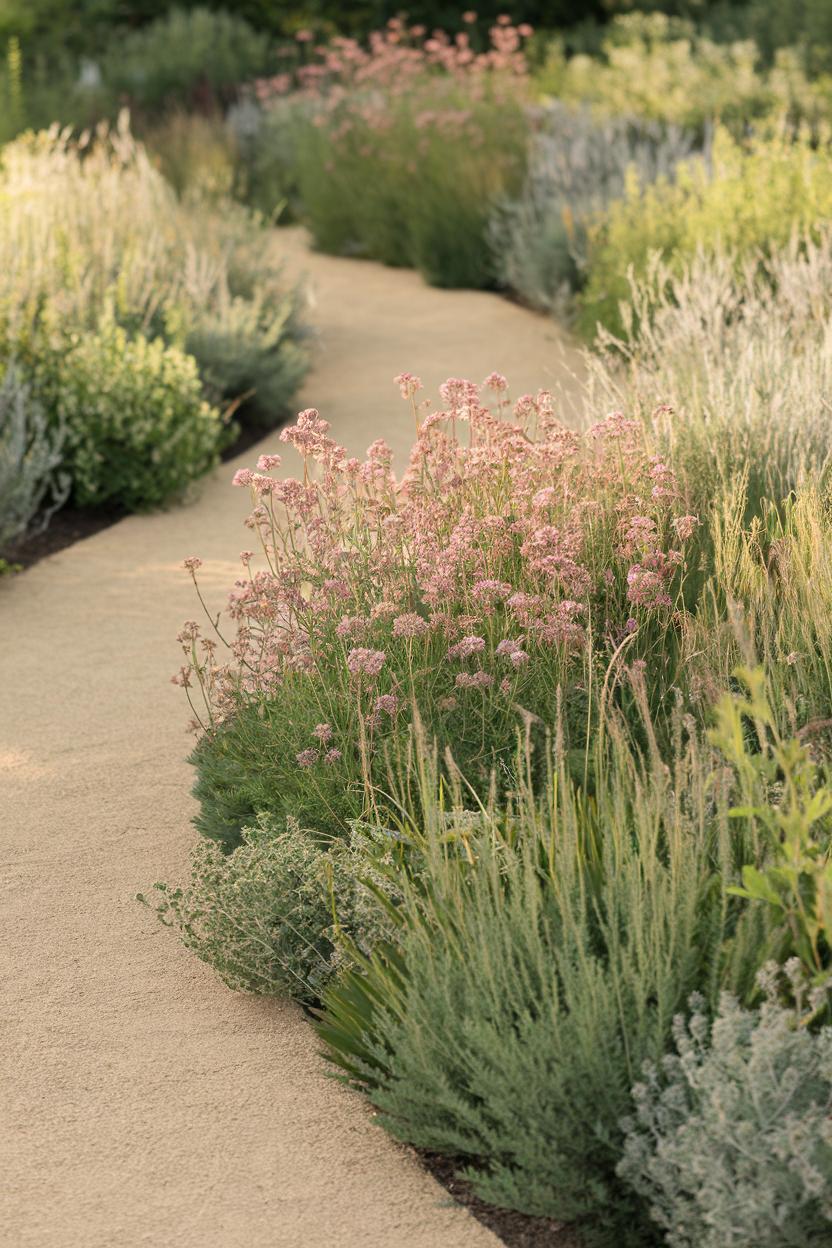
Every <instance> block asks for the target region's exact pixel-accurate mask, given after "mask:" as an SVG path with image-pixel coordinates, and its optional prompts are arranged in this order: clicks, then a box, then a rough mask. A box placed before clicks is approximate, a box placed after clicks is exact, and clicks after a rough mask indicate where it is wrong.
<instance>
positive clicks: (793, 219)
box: [580, 129, 832, 334]
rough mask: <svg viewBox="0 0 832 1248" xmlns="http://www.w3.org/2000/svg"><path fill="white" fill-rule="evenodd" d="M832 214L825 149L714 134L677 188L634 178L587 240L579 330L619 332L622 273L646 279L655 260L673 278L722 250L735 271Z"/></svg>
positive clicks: (624, 286) (780, 139)
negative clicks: (705, 154) (706, 152)
mask: <svg viewBox="0 0 832 1248" xmlns="http://www.w3.org/2000/svg"><path fill="white" fill-rule="evenodd" d="M830 214H832V162H830V160H829V151H828V148H827V146H826V145H825V144H824V145H822V146H821V147H817V146H816V145H815V144H814V143H813V142H811V141H810V140H809V138H808V137H807V136H803V137H797V138H792V137H791V136H788V135H786V134H780V135H775V136H773V137H769V138H757V139H752V140H750V141H749V142H747V143H745V144H740V143H736V142H734V140H732V139H731V138H730V136H729V135H728V133H727V132H726V131H725V130H722V129H720V130H717V133H716V136H715V139H714V144H713V154H712V159H711V161H709V162H707V163H706V162H704V161H702V160H691V161H689V162H686V163H685V164H683V165H681V166H680V167H679V169H678V171H677V175H676V180H675V182H673V183H670V182H668V181H666V180H660V181H658V182H655V183H653V184H652V185H650V186H642V185H640V183H639V182H638V181H637V179H635V178H632V179H631V180H630V182H629V184H628V186H627V189H626V193H625V195H624V197H623V198H622V199H620V200H617V201H616V202H615V203H613V204H611V205H610V207H609V209H608V210H607V212H606V213H605V214H604V216H603V217H602V218H601V219H600V221H599V222H598V223H597V225H596V227H595V229H594V231H593V234H592V236H591V239H590V246H589V262H588V266H589V277H588V282H587V287H586V290H585V292H584V294H583V295H582V297H581V314H580V321H581V325H582V327H583V329H584V331H585V332H587V333H594V331H595V329H596V327H597V324H598V322H600V323H601V324H602V325H604V326H606V327H608V328H609V329H611V330H612V331H613V332H615V333H617V334H621V333H622V332H623V330H624V316H625V312H624V310H623V309H622V306H621V305H622V303H625V304H626V301H627V297H628V294H629V281H630V270H632V272H633V273H634V274H635V276H636V278H643V277H644V276H645V275H646V274H647V273H648V272H649V265H650V262H651V258H652V257H653V256H655V254H656V253H661V255H662V256H663V257H664V259H665V261H666V263H667V264H668V265H669V266H670V268H671V269H672V270H673V271H674V272H679V271H680V270H681V269H682V268H683V267H684V266H685V264H687V263H688V262H690V260H692V259H693V258H694V257H695V256H696V255H697V253H706V254H709V255H713V254H714V253H719V252H722V251H725V252H728V253H730V254H732V255H733V256H735V257H736V259H737V261H738V262H743V261H745V260H747V259H748V258H749V257H756V256H757V255H759V254H760V253H763V254H770V253H771V252H772V251H774V250H775V249H776V248H778V247H780V246H783V245H785V244H786V243H788V241H789V239H790V238H791V237H792V236H793V235H794V234H795V233H802V234H813V235H815V236H817V233H818V231H819V230H820V228H821V227H822V225H823V223H824V222H825V221H827V220H828V219H829V217H830Z"/></svg>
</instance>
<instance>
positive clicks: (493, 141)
mask: <svg viewBox="0 0 832 1248" xmlns="http://www.w3.org/2000/svg"><path fill="white" fill-rule="evenodd" d="M531 33H532V32H531V28H530V27H527V26H525V25H521V26H515V25H514V24H513V23H511V22H510V21H508V20H507V19H505V20H501V21H498V22H496V23H495V24H494V25H493V27H492V28H491V29H490V31H489V33H488V36H487V39H486V40H485V41H484V42H483V43H482V44H478V42H477V34H476V32H474V31H472V32H470V33H469V30H468V29H466V30H463V31H461V32H459V33H458V34H456V35H455V36H450V35H447V34H444V33H443V32H441V31H435V32H432V33H431V34H429V35H428V33H427V32H426V31H425V29H424V28H423V27H420V26H408V25H406V24H405V23H404V22H402V21H401V20H399V19H396V18H393V19H391V21H390V22H389V23H388V25H387V27H386V28H385V29H384V30H383V31H378V32H376V33H374V34H373V35H371V36H370V39H369V42H368V46H366V47H364V46H362V45H361V44H360V43H359V42H358V41H357V40H353V39H347V38H335V39H333V40H332V41H330V42H329V43H327V44H326V45H323V46H321V47H313V46H310V45H308V44H307V45H305V46H304V50H303V63H302V64H301V65H300V66H299V67H296V69H295V70H294V71H293V72H292V73H281V74H278V75H276V76H275V77H273V78H271V79H265V80H262V81H260V82H259V83H257V84H256V95H257V98H258V100H259V102H260V105H261V107H262V108H263V109H264V110H265V114H266V116H265V124H264V134H265V135H266V136H268V134H269V133H270V130H271V127H270V124H269V117H270V114H271V115H273V116H274V117H275V119H276V127H275V133H274V143H275V147H276V148H277V147H281V146H282V147H284V148H285V147H286V144H287V133H288V134H289V135H291V136H292V137H291V138H290V140H289V146H290V147H291V149H292V152H293V157H292V163H293V164H294V168H293V169H292V171H291V174H290V173H289V171H286V172H285V174H284V176H286V177H289V180H290V181H293V182H295V183H296V186H297V193H298V195H299V199H300V202H301V204H302V209H301V211H302V215H303V216H304V218H305V220H306V221H307V223H308V224H309V226H310V228H311V230H312V232H313V234H314V236H315V239H316V242H317V243H318V245H319V246H321V247H323V248H324V249H325V250H328V251H334V252H348V253H356V252H357V253H360V254H364V255H369V256H372V257H374V258H376V259H380V260H383V261H385V262H387V263H390V264H404V265H411V266H413V267H416V268H419V269H421V270H422V272H423V273H424V274H425V276H426V277H427V278H428V280H429V281H431V282H434V283H436V284H438V285H446V286H488V285H491V284H493V283H494V281H495V272H494V268H493V263H492V259H491V254H490V249H489V247H488V245H487V242H486V232H487V228H488V221H489V217H490V212H491V208H492V205H493V203H494V202H495V201H496V200H497V199H499V198H502V197H503V196H506V195H512V194H515V193H517V192H519V189H520V186H521V184H522V180H523V175H524V171H525V164H526V146H527V140H528V124H527V121H526V118H525V114H524V104H525V102H526V99H527V95H528V72H527V63H526V58H525V55H524V51H523V48H524V44H525V41H526V39H527V38H528V36H529V35H530V34H531ZM265 159H268V157H267V156H266V157H265Z"/></svg>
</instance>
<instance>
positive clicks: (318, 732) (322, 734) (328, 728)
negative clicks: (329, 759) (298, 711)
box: [312, 724, 332, 745]
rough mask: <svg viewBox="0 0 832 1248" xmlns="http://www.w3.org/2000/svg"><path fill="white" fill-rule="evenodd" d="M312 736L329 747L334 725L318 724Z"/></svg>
mask: <svg viewBox="0 0 832 1248" xmlns="http://www.w3.org/2000/svg"><path fill="white" fill-rule="evenodd" d="M312 736H313V737H317V738H318V740H319V741H320V743H321V745H327V744H328V743H329V742H330V741H331V740H332V725H331V724H316V725H315V727H314V728H313V729H312Z"/></svg>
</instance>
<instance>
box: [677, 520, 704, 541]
mask: <svg viewBox="0 0 832 1248" xmlns="http://www.w3.org/2000/svg"><path fill="white" fill-rule="evenodd" d="M673 527H674V529H675V530H676V533H677V534H678V537H679V540H680V541H681V542H686V541H687V540H688V539H689V538H691V537H693V535H694V533H695V532H696V530H697V529H698V528H699V517H698V516H679V517H678V518H677V519H676V520H674V521H673Z"/></svg>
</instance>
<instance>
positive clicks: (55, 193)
mask: <svg viewBox="0 0 832 1248" xmlns="http://www.w3.org/2000/svg"><path fill="white" fill-rule="evenodd" d="M0 225H2V229H1V230H0V261H2V263H0V358H2V357H4V356H5V357H8V356H15V355H20V356H21V358H24V359H27V360H29V361H31V362H32V363H33V365H34V364H36V363H37V361H38V359H39V358H40V357H41V356H43V355H45V356H47V357H48V356H49V355H50V354H51V353H52V352H53V351H54V350H56V349H60V346H61V343H62V341H63V340H64V339H65V338H66V336H68V335H72V334H76V333H80V334H83V333H86V332H96V331H97V330H98V328H99V326H100V325H101V324H102V323H103V322H105V321H108V320H114V321H115V322H116V323H118V324H119V325H121V326H122V327H123V328H124V329H125V330H126V331H127V332H128V333H129V334H130V335H135V334H143V335H145V336H146V337H148V338H156V337H161V338H163V339H164V340H165V341H166V342H167V343H168V344H169V345H170V346H173V347H177V348H180V349H184V350H186V351H188V353H189V354H191V355H194V356H195V357H196V358H197V360H198V363H199V365H200V372H201V374H202V377H203V381H204V383H205V384H206V388H207V389H208V390H209V395H208V397H209V398H210V399H211V400H212V401H216V402H222V403H229V402H230V403H234V404H239V401H240V399H241V398H242V396H244V395H252V396H253V397H251V398H250V400H249V410H251V411H252V412H253V414H254V415H256V416H257V418H258V419H259V420H260V421H263V420H266V419H268V420H270V421H271V422H272V423H277V422H278V421H279V419H280V418H281V416H283V415H284V414H285V412H286V409H287V408H288V405H289V403H290V400H291V394H292V391H293V389H294V387H295V386H296V384H297V382H298V380H299V378H300V376H301V375H302V372H303V368H304V352H303V346H302V339H303V330H302V327H301V325H300V323H299V317H298V307H299V300H298V296H297V294H296V292H294V291H293V290H292V289H291V288H288V287H287V286H286V284H285V283H284V280H283V277H282V273H281V269H280V264H279V261H278V260H277V258H276V256H275V246H274V243H273V240H272V238H271V236H270V234H269V233H268V232H267V231H266V229H265V228H264V227H263V226H262V225H261V224H260V223H259V222H258V221H257V220H256V219H255V218H253V217H252V216H251V215H250V214H249V213H248V212H247V211H246V210H245V209H243V208H242V207H241V206H240V205H235V204H232V203H230V202H228V201H225V202H223V204H222V208H221V210H219V209H218V208H217V207H215V206H213V205H211V204H210V203H209V202H207V201H206V200H205V198H204V197H203V198H202V199H199V198H194V197H188V198H187V199H186V200H184V201H180V200H179V199H178V198H177V196H176V195H175V193H174V191H173V190H172V188H171V187H170V186H169V185H168V183H166V182H165V180H164V179H163V178H162V176H161V175H160V173H159V172H158V170H157V169H155V168H154V167H153V164H152V163H151V161H150V160H149V158H148V156H147V154H146V152H145V151H144V149H143V148H142V147H141V146H139V145H137V144H136V143H135V142H134V141H133V139H132V137H131V135H130V133H129V130H128V129H127V122H126V118H124V117H123V118H122V120H121V122H120V125H119V127H118V129H116V130H113V131H109V132H106V131H105V132H103V133H101V134H99V135H98V137H97V139H96V140H95V141H94V142H93V143H92V144H90V145H85V144H84V143H83V142H81V143H75V142H73V141H71V140H70V139H69V137H68V136H67V135H64V134H59V133H58V132H57V131H56V130H52V131H50V132H48V133H44V134H40V135H30V136H27V137H24V138H22V139H20V140H18V141H17V142H15V143H13V144H10V145H8V146H7V147H6V148H5V149H4V150H3V156H2V169H0ZM242 414H243V415H245V409H243V411H242Z"/></svg>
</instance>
